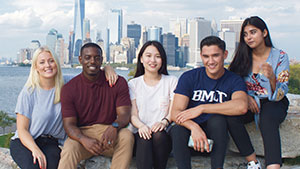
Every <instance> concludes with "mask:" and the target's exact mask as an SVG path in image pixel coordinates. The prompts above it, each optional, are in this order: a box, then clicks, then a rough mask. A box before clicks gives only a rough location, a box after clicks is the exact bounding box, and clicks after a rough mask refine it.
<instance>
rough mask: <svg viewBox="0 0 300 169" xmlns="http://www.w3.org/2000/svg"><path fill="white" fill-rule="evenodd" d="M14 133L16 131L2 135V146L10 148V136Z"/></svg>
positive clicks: (0, 141)
mask: <svg viewBox="0 0 300 169" xmlns="http://www.w3.org/2000/svg"><path fill="white" fill-rule="evenodd" d="M13 135H14V133H9V134H6V135H3V136H0V147H4V148H9V144H10V138H11V137H12V136H13Z"/></svg>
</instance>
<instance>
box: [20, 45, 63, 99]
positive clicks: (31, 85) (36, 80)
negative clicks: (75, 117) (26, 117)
mask: <svg viewBox="0 0 300 169" xmlns="http://www.w3.org/2000/svg"><path fill="white" fill-rule="evenodd" d="M42 52H48V53H49V54H50V55H51V56H52V57H53V59H54V61H55V64H56V67H57V73H56V75H55V78H54V80H55V98H54V102H53V103H54V104H56V103H59V102H60V91H61V88H62V86H63V85H64V80H63V77H62V72H61V67H60V64H59V61H58V59H57V57H56V56H55V55H54V53H53V52H52V51H51V50H50V49H49V48H48V47H47V46H42V47H39V48H38V49H36V51H35V52H34V53H33V57H32V64H31V69H30V73H29V77H28V79H27V82H26V84H25V86H26V87H28V90H29V89H30V90H31V92H33V91H34V90H35V89H36V88H37V89H39V88H41V86H40V76H39V74H38V71H37V70H36V66H37V60H38V56H39V55H40V54H41V53H42Z"/></svg>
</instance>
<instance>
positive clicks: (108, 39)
mask: <svg viewBox="0 0 300 169" xmlns="http://www.w3.org/2000/svg"><path fill="white" fill-rule="evenodd" d="M109 34H110V29H109V28H107V29H106V36H105V42H106V43H105V45H104V47H105V51H106V62H110V61H111V60H110V45H109V42H110V37H109Z"/></svg>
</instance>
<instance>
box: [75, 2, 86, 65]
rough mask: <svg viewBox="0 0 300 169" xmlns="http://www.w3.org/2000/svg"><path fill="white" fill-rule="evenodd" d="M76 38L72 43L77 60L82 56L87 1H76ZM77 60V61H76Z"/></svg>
mask: <svg viewBox="0 0 300 169" xmlns="http://www.w3.org/2000/svg"><path fill="white" fill-rule="evenodd" d="M74 9H75V10H74V34H73V36H74V38H73V42H72V51H74V52H73V53H72V54H73V56H74V57H75V58H76V57H78V56H79V55H80V48H81V46H82V42H83V37H84V35H83V19H84V15H85V0H75V8H74ZM74 60H76V59H74Z"/></svg>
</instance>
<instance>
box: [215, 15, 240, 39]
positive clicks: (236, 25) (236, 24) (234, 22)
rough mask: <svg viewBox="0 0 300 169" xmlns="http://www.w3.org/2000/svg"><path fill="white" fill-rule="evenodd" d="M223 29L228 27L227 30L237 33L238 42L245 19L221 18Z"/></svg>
mask: <svg viewBox="0 0 300 169" xmlns="http://www.w3.org/2000/svg"><path fill="white" fill-rule="evenodd" d="M220 23H221V30H223V29H225V28H226V29H227V31H231V32H235V33H236V42H239V40H240V32H241V26H242V23H243V20H241V19H230V20H221V21H220Z"/></svg>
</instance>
